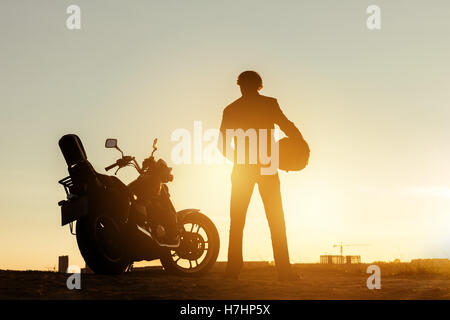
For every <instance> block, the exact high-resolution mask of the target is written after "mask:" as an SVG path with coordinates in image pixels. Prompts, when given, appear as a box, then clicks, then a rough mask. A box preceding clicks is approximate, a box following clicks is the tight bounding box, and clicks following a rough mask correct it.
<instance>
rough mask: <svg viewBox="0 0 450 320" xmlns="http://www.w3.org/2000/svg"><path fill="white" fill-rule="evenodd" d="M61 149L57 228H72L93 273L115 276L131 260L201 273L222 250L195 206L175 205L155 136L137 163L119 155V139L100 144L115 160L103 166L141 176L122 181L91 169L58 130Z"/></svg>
mask: <svg viewBox="0 0 450 320" xmlns="http://www.w3.org/2000/svg"><path fill="white" fill-rule="evenodd" d="M59 146H60V149H61V152H62V154H63V156H64V158H65V160H66V163H67V165H68V171H69V176H67V177H66V178H64V179H61V180H60V181H59V183H60V184H61V185H63V186H64V190H65V192H66V195H67V199H66V200H62V201H60V202H59V203H58V204H59V206H61V225H62V226H64V225H67V224H69V225H70V232H71V233H72V234H74V235H76V239H77V243H78V247H79V249H80V252H81V255H82V256H83V258H84V260H85V261H86V265H87V266H88V267H89V268H90V269H91V270H92V271H93V272H94V273H97V274H120V273H122V272H124V271H126V270H130V269H131V268H132V265H133V262H135V261H141V260H149V261H151V260H156V259H159V260H160V261H161V264H162V266H163V267H164V269H165V270H166V271H168V272H171V273H176V274H180V275H188V276H194V275H202V274H204V273H206V272H207V271H208V270H210V269H211V268H212V266H213V265H214V264H215V262H216V260H217V256H218V253H219V247H220V240H219V235H218V232H217V229H216V227H215V225H214V223H213V222H212V221H211V220H210V219H209V218H208V217H207V216H206V215H205V214H203V213H201V212H200V210H199V209H185V210H181V211H176V210H175V208H174V206H173V204H172V202H171V200H170V194H169V189H168V187H167V183H168V182H170V181H172V180H173V175H172V174H171V170H172V168H170V167H168V166H167V163H166V162H165V161H164V160H163V159H159V160H156V159H155V157H154V153H155V151H156V150H157V139H155V140H154V142H153V151H152V153H151V155H150V156H149V157H148V158H146V159H145V160H144V161H143V162H142V166H139V164H138V162H137V161H136V159H135V157H133V156H126V155H124V153H123V152H122V150H121V149H120V148H119V147H118V145H117V139H107V140H106V142H105V147H106V148H114V149H116V150H118V151H119V152H120V153H121V157H120V158H119V159H118V160H117V161H116V162H115V163H114V164H112V165H110V166H108V167H106V168H105V170H106V171H109V170H111V169H113V168H117V169H116V172H115V175H116V174H117V172H118V171H119V170H120V169H122V168H125V167H128V166H131V167H134V168H135V169H136V170H137V172H138V174H139V176H138V177H137V179H136V180H134V181H132V182H131V183H130V184H128V185H125V184H124V183H123V182H122V181H121V180H120V179H118V178H117V177H116V176H115V175H114V176H108V175H104V174H100V173H98V172H97V171H95V169H94V168H93V166H92V165H91V163H90V162H89V161H88V159H87V155H86V152H85V149H84V147H83V144H82V143H81V140H80V138H79V137H78V136H77V135H74V134H67V135H64V136H63V137H62V138H61V139H60V140H59ZM74 222H76V225H75V232H74V226H73V224H74Z"/></svg>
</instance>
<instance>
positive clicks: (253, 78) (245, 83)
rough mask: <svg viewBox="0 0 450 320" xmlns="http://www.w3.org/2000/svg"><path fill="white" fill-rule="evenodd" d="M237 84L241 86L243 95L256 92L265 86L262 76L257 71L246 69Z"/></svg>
mask: <svg viewBox="0 0 450 320" xmlns="http://www.w3.org/2000/svg"><path fill="white" fill-rule="evenodd" d="M237 84H238V85H239V86H240V87H241V92H242V94H243V95H245V94H248V93H256V92H258V91H259V90H261V88H262V87H263V85H262V79H261V76H260V75H259V74H258V73H257V72H255V71H244V72H242V73H241V74H240V75H239V77H238V79H237Z"/></svg>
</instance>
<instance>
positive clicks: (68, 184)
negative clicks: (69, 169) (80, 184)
mask: <svg viewBox="0 0 450 320" xmlns="http://www.w3.org/2000/svg"><path fill="white" fill-rule="evenodd" d="M58 183H59V184H62V185H63V187H64V191H65V192H66V195H67V198H69V196H70V195H71V193H70V188H71V187H73V186H74V183H73V181H72V178H71V177H70V176H67V177H65V178H63V179H61V180H59V181H58ZM66 202H67V201H66V200H62V201H60V202H59V203H58V204H59V205H63V204H64V203H66ZM69 227H70V233H71V234H73V235H76V233H75V232H74V227H73V222H70V223H69Z"/></svg>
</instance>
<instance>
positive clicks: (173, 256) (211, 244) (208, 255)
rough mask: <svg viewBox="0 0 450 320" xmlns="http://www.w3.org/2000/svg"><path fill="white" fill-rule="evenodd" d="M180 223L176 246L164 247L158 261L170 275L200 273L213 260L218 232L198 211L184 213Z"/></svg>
mask: <svg viewBox="0 0 450 320" xmlns="http://www.w3.org/2000/svg"><path fill="white" fill-rule="evenodd" d="M182 224H183V229H184V231H183V232H182V234H181V244H180V247H179V248H177V249H167V250H166V251H165V252H164V254H163V256H162V257H161V258H160V260H161V264H162V266H163V267H164V269H165V270H166V271H168V272H170V273H173V274H177V275H183V276H201V275H203V274H205V273H206V272H208V271H209V270H210V269H211V268H212V267H213V266H214V264H215V263H216V260H217V256H218V255H219V248H220V238H219V233H218V232H217V228H216V226H215V225H214V223H213V222H212V221H211V220H210V219H209V218H208V217H207V216H206V215H204V214H203V213H200V212H195V213H190V214H188V215H186V216H185V217H184V218H183V221H182ZM201 258H203V259H201ZM200 259H201V261H200V262H198V261H199V260H200ZM179 261H180V262H179Z"/></svg>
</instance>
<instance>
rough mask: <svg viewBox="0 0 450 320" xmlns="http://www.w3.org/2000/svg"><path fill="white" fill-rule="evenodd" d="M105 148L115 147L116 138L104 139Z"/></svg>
mask: <svg viewBox="0 0 450 320" xmlns="http://www.w3.org/2000/svg"><path fill="white" fill-rule="evenodd" d="M105 148H117V139H106V142H105Z"/></svg>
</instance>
